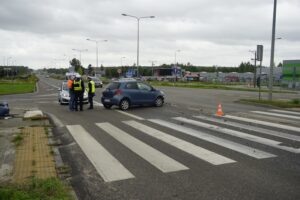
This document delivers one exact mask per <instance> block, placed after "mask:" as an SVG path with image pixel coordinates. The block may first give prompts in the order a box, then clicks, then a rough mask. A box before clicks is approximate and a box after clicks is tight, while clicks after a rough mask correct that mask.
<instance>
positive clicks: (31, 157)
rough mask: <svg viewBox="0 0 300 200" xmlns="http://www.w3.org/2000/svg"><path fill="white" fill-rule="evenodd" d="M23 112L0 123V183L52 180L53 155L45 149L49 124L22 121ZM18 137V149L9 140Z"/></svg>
mask: <svg viewBox="0 0 300 200" xmlns="http://www.w3.org/2000/svg"><path fill="white" fill-rule="evenodd" d="M23 115H24V111H18V113H17V114H16V113H15V114H14V117H12V118H8V119H1V120H0V183H5V182H16V183H23V182H25V181H26V180H28V178H31V177H36V178H40V179H45V178H50V177H56V176H57V173H56V167H55V160H54V156H53V154H54V152H53V150H52V148H51V146H50V145H49V138H48V128H49V126H50V124H49V120H47V119H46V118H45V116H42V117H41V119H38V118H37V117H34V118H33V120H31V119H30V118H29V119H27V120H24V119H23ZM17 136H19V137H20V138H21V139H20V142H19V145H16V144H15V143H14V142H13V140H14V139H15V138H16V137H17Z"/></svg>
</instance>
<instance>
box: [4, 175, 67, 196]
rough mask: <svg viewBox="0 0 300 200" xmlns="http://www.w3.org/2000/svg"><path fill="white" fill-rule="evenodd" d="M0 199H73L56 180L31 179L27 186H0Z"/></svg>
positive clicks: (64, 186)
mask: <svg viewBox="0 0 300 200" xmlns="http://www.w3.org/2000/svg"><path fill="white" fill-rule="evenodd" d="M0 199H3V200H4V199H5V200H15V199H24V200H25V199H26V200H27V199H28V200H29V199H30V200H40V199H45V200H46V199H51V200H71V199H73V198H72V197H71V195H70V193H69V191H68V188H67V186H66V185H64V183H62V182H61V181H60V180H59V179H57V178H48V179H44V180H40V179H36V178H31V179H30V180H29V181H28V182H27V184H23V185H21V184H20V185H8V186H5V187H3V186H0Z"/></svg>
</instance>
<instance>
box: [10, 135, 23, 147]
mask: <svg viewBox="0 0 300 200" xmlns="http://www.w3.org/2000/svg"><path fill="white" fill-rule="evenodd" d="M23 139H24V138H23V135H22V133H18V134H17V135H16V136H15V137H14V139H13V140H12V142H13V143H14V144H15V145H16V146H19V145H20V144H21V143H22V141H23Z"/></svg>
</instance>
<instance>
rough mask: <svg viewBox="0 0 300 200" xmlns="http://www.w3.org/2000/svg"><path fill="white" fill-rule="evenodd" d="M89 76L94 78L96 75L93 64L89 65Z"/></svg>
mask: <svg viewBox="0 0 300 200" xmlns="http://www.w3.org/2000/svg"><path fill="white" fill-rule="evenodd" d="M88 74H89V75H90V76H94V75H95V72H94V68H93V67H92V65H91V64H89V66H88Z"/></svg>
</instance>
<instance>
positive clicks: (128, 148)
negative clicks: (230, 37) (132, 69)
mask: <svg viewBox="0 0 300 200" xmlns="http://www.w3.org/2000/svg"><path fill="white" fill-rule="evenodd" d="M59 83H60V81H57V80H53V79H49V78H42V77H41V79H40V81H39V87H38V88H39V90H38V92H36V93H34V94H23V95H8V96H0V100H7V101H8V102H9V105H10V107H11V108H13V109H24V108H25V109H32V108H38V109H41V110H42V111H43V112H45V113H47V114H48V115H49V116H50V117H51V118H52V120H53V122H54V123H55V125H56V126H55V128H54V130H55V136H56V138H57V139H60V140H61V141H62V145H61V146H60V147H59V150H60V153H61V155H62V158H63V161H64V163H65V164H66V165H68V166H70V169H71V172H70V173H71V177H70V182H71V184H72V186H73V188H74V190H75V191H76V194H77V196H78V198H79V199H84V200H85V199H120V200H124V199H134V200H137V199H141V200H148V199H149V200H153V199H154V200H156V199H158V200H159V199H172V200H173V199H175V200H179V199H186V200H198V199H204V200H206V199H209V200H210V199H214V200H215V199H218V200H219V199H230V200H233V199H238V200H243V199H247V200H250V199H264V200H267V199H272V200H274V199H285V200H287V199H293V200H295V199H300V156H299V154H300V125H299V119H300V112H297V111H284V110H274V109H272V108H264V107H256V106H250V105H243V104H238V103H235V101H236V100H238V99H241V98H250V97H255V96H257V94H256V93H253V92H241V91H222V90H202V89H182V88H167V87H165V88H160V89H162V90H164V91H165V93H166V96H167V99H166V102H165V105H164V106H163V107H161V108H155V107H136V108H132V109H130V110H129V111H126V112H122V111H120V110H119V109H118V108H112V109H109V110H107V109H105V108H103V106H101V104H100V97H101V91H102V89H100V88H99V89H97V93H96V97H95V98H94V101H95V102H98V103H96V105H95V109H94V110H87V107H88V106H87V105H85V107H84V111H83V112H70V111H69V110H68V106H62V105H59V104H58V98H57V97H58V91H57V87H58V86H59ZM265 97H267V94H264V98H265ZM274 98H299V94H274ZM218 103H221V104H222V107H223V112H225V114H226V115H225V117H222V118H218V117H215V116H214V114H215V113H216V111H217V105H218Z"/></svg>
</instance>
